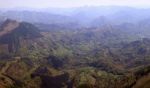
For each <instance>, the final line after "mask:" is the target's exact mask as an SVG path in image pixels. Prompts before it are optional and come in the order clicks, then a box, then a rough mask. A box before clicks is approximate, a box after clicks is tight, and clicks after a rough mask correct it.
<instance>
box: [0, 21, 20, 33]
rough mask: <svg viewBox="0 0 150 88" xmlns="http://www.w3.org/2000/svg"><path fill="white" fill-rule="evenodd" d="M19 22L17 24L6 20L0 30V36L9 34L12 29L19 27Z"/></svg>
mask: <svg viewBox="0 0 150 88" xmlns="http://www.w3.org/2000/svg"><path fill="white" fill-rule="evenodd" d="M19 24H20V22H17V21H15V20H11V19H7V20H6V21H5V22H4V23H3V24H2V25H1V28H0V36H3V35H5V34H8V33H10V32H11V31H13V30H14V29H16V28H17V27H18V26H19Z"/></svg>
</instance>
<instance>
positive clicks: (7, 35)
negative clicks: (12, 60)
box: [0, 20, 42, 53]
mask: <svg viewBox="0 0 150 88" xmlns="http://www.w3.org/2000/svg"><path fill="white" fill-rule="evenodd" d="M0 30H1V31H0V44H1V45H0V46H1V51H3V50H5V51H9V52H10V53H15V52H17V51H18V49H19V48H20V47H21V42H22V41H23V40H33V39H35V38H39V37H42V35H41V34H40V32H39V30H38V28H36V27H35V26H33V25H32V24H29V23H26V22H17V21H14V20H6V21H5V22H4V23H3V24H2V25H1V29H0ZM3 46H4V47H3Z"/></svg>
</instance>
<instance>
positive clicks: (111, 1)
mask: <svg viewBox="0 0 150 88" xmlns="http://www.w3.org/2000/svg"><path fill="white" fill-rule="evenodd" d="M99 5H121V6H134V7H136V6H137V7H150V0H0V7H1V8H14V7H32V8H47V7H79V6H99Z"/></svg>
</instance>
